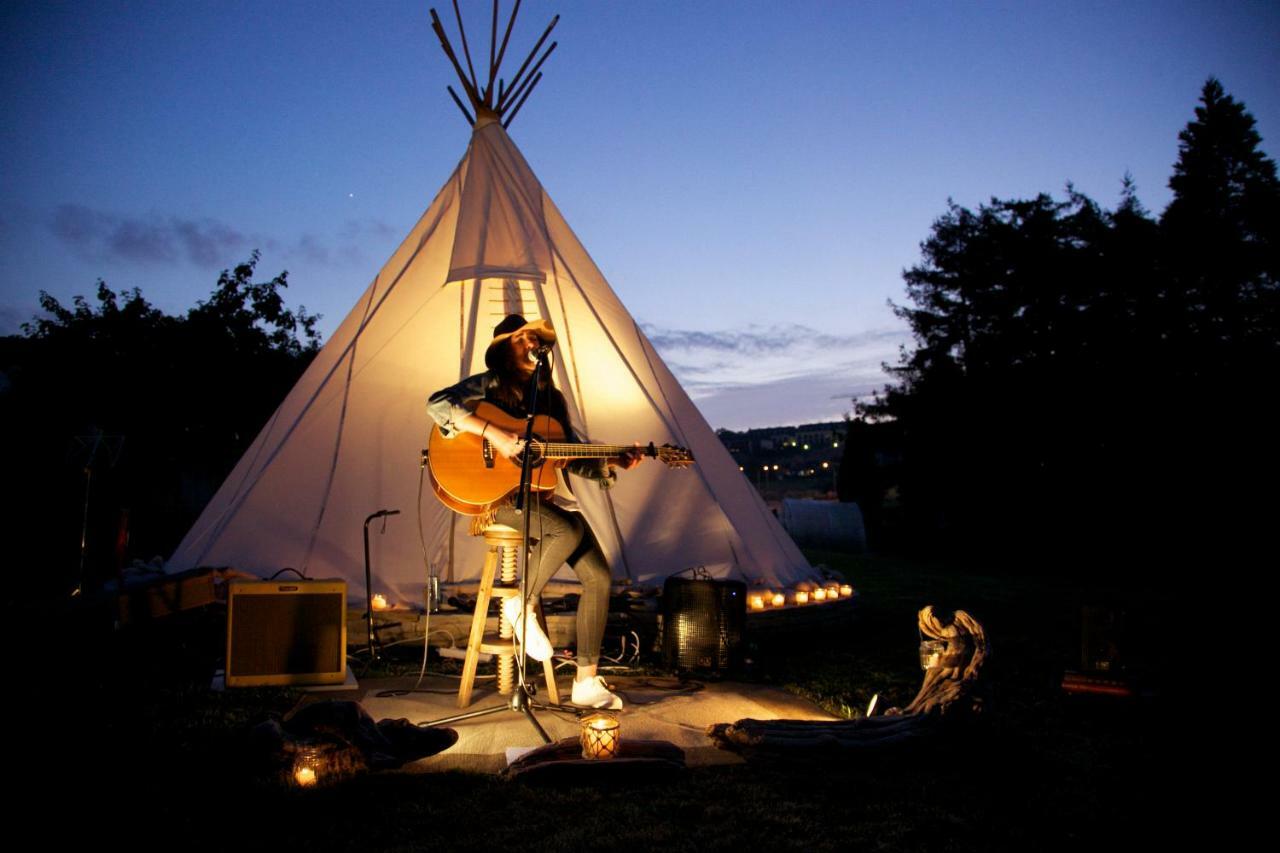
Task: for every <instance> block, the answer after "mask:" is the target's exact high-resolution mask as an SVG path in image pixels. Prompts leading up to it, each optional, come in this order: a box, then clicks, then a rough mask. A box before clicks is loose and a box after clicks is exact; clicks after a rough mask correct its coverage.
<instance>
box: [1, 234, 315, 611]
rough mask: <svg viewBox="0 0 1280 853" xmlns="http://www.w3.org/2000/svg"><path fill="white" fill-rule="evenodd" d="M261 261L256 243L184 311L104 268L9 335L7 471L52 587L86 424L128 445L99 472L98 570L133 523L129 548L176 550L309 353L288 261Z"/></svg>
mask: <svg viewBox="0 0 1280 853" xmlns="http://www.w3.org/2000/svg"><path fill="white" fill-rule="evenodd" d="M257 263H258V253H257V252H254V253H253V255H252V256H251V257H250V258H249V260H247V261H246V262H245V263H242V264H240V265H238V266H236V267H235V268H234V269H233V270H230V271H224V272H223V273H222V274H221V276H220V277H219V279H218V283H217V285H216V286H215V288H214V290H213V292H212V294H211V295H210V297H209V298H208V299H207V300H205V301H203V302H200V303H198V304H197V305H196V306H195V307H193V308H192V309H190V310H189V311H187V312H186V314H184V315H179V316H169V315H166V314H165V313H164V312H162V311H159V310H157V309H156V308H154V307H153V306H152V305H150V304H149V303H148V302H147V301H146V299H145V298H143V296H142V294H141V292H140V291H138V290H137V289H133V290H129V291H125V292H123V293H120V294H117V293H116V292H115V291H113V290H112V289H111V288H110V287H108V286H107V284H106V283H105V282H102V281H99V282H98V286H97V293H96V301H95V302H93V303H91V302H90V300H88V299H87V298H85V297H83V296H77V297H75V298H74V299H73V300H72V303H71V305H70V306H64V305H63V304H61V303H60V302H59V301H58V300H57V299H55V298H54V297H52V296H50V295H49V294H48V293H43V292H42V293H41V296H40V304H41V307H42V308H43V309H44V311H45V316H43V317H39V318H36V319H34V320H33V321H32V322H31V323H28V324H26V325H25V326H24V331H25V333H26V334H25V335H24V336H22V337H11V338H5V339H3V346H2V347H0V356H3V364H0V368H3V370H4V372H5V373H6V374H7V376H8V378H9V382H10V386H9V388H8V389H7V391H6V392H5V393H3V394H0V418H2V419H3V423H4V426H3V430H4V433H3V438H4V447H5V452H6V455H7V457H8V459H7V470H8V471H9V473H10V475H11V476H12V477H13V480H14V481H15V482H18V483H21V484H22V494H23V495H24V497H26V498H27V501H28V504H29V506H32V507H39V508H40V514H39V516H38V517H37V518H34V519H32V520H31V521H32V523H31V524H30V525H29V526H28V528H27V532H28V533H29V534H30V536H29V538H28V539H27V540H25V542H24V543H22V544H25V545H26V546H28V547H30V548H31V549H32V552H33V559H35V560H37V561H38V563H39V564H40V565H46V566H56V567H58V576H57V578H55V579H51V586H53V587H59V586H64V585H65V580H66V573H65V568H66V567H67V566H70V565H74V564H75V562H76V559H75V553H74V552H75V550H76V546H77V545H78V540H79V533H80V510H81V508H82V502H83V496H84V481H85V476H84V474H83V466H84V464H85V462H86V459H84V458H81V457H82V456H84V453H83V452H81V451H79V450H78V449H77V448H78V444H77V439H78V437H83V436H88V435H98V434H105V435H108V436H114V437H115V438H114V439H113V446H115V445H119V446H120V452H119V454H118V457H113V459H112V460H110V463H113V464H109V463H108V462H107V461H104V460H102V459H98V460H96V462H95V465H96V466H97V467H96V469H95V471H94V473H93V475H92V481H93V486H92V489H93V495H92V500H91V502H90V507H91V518H90V524H91V527H92V528H93V530H92V536H91V545H96V546H97V551H96V553H95V562H96V564H97V566H98V569H99V573H98V579H99V580H101V578H102V574H103V569H104V568H109V564H110V563H111V562H112V557H111V555H110V550H111V543H112V542H113V541H114V540H115V539H116V538H117V536H118V535H123V533H124V532H127V534H128V535H129V536H130V541H129V548H128V552H129V556H141V557H143V558H150V557H152V556H154V555H167V554H168V552H169V551H170V550H171V549H172V548H173V547H174V546H175V545H176V544H177V538H178V537H179V536H181V534H182V533H184V532H185V531H186V529H187V527H188V526H189V525H190V523H191V521H192V520H193V519H194V518H195V516H196V514H198V512H199V511H200V510H201V509H202V508H203V505H204V503H205V502H207V500H208V499H209V497H210V496H211V495H212V493H213V490H214V489H215V488H216V487H217V485H218V484H219V483H220V482H221V481H222V479H223V478H224V477H225V476H226V474H227V473H228V472H229V471H230V469H231V467H232V466H233V465H234V464H235V461H236V460H237V459H239V457H240V455H241V454H242V453H243V451H244V450H245V448H246V447H247V446H248V444H249V442H250V441H251V440H252V439H253V437H254V436H255V435H256V434H257V432H258V430H259V429H260V428H261V427H262V424H263V423H264V422H265V421H266V419H267V417H268V416H269V415H270V413H271V411H272V410H273V409H274V408H275V406H276V405H277V404H278V403H279V401H280V400H281V399H282V398H283V396H284V394H285V393H286V392H287V391H288V389H289V388H291V387H292V386H293V384H294V382H295V381H296V380H297V378H298V376H299V375H300V374H301V372H302V370H303V369H305V367H306V365H307V364H308V363H309V362H310V360H311V358H312V357H313V356H314V354H315V352H316V351H317V349H318V346H319V339H318V336H317V334H316V331H315V324H316V321H317V320H318V317H317V316H316V315H311V314H308V313H306V309H305V308H303V307H299V308H298V309H297V310H292V309H288V308H286V307H285V304H284V296H283V290H284V289H285V288H286V287H287V276H286V274H285V273H281V274H280V275H278V276H276V277H275V278H272V279H270V280H268V281H264V282H255V281H254V272H255V268H256V266H257ZM126 510H127V512H128V517H127V524H126V521H125V520H124V519H123V518H122V513H123V512H124V511H126ZM107 574H109V571H108V572H107Z"/></svg>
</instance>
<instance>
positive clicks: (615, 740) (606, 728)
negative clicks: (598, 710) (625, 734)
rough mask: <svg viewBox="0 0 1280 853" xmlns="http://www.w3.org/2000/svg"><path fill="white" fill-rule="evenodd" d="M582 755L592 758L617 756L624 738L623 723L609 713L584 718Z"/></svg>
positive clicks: (602, 758) (601, 758)
mask: <svg viewBox="0 0 1280 853" xmlns="http://www.w3.org/2000/svg"><path fill="white" fill-rule="evenodd" d="M581 740H582V757H583V758H589V759H592V760H604V759H609V758H617V756H618V747H619V745H620V743H621V740H622V724H621V723H619V722H618V719H617V718H616V717H611V716H610V715H608V714H592V715H591V716H589V717H583V719H582V738H581Z"/></svg>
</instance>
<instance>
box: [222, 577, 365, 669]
mask: <svg viewBox="0 0 1280 853" xmlns="http://www.w3.org/2000/svg"><path fill="white" fill-rule="evenodd" d="M346 679H347V583H346V581H340V580H324V581H320V580H315V581H313V580H291V581H245V580H233V581H231V583H229V584H228V585H227V668H226V684H227V686H228V687H258V686H262V685H268V684H342V683H343V682H345V681H346Z"/></svg>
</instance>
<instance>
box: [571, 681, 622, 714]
mask: <svg viewBox="0 0 1280 853" xmlns="http://www.w3.org/2000/svg"><path fill="white" fill-rule="evenodd" d="M570 701H572V702H573V704H575V705H577V706H579V707H582V708H598V709H600V710H603V711H621V710H622V697H621V696H619V695H617V694H616V693H611V692H609V686H608V685H607V684H605V683H604V676H603V675H597V676H596V677H595V678H592V679H588V680H587V681H578V680H576V679H575V680H574V682H573V698H572V699H571V700H570Z"/></svg>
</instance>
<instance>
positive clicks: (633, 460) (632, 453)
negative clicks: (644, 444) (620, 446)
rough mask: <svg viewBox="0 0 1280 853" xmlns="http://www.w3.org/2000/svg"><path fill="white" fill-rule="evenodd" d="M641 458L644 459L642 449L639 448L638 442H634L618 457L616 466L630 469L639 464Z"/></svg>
mask: <svg viewBox="0 0 1280 853" xmlns="http://www.w3.org/2000/svg"><path fill="white" fill-rule="evenodd" d="M642 459H644V451H643V450H641V449H640V443H639V442H636V446H635V447H633V448H631V449H630V450H628V451H626V452H624V453H623V454H622V455H621V456H619V457H618V467H619V468H621V469H622V470H623V471H630V470H631V469H632V468H634V467H636V466H637V465H639V464H640V461H641V460H642Z"/></svg>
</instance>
